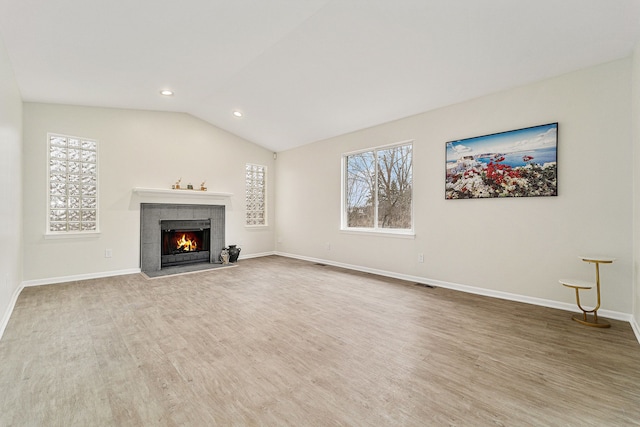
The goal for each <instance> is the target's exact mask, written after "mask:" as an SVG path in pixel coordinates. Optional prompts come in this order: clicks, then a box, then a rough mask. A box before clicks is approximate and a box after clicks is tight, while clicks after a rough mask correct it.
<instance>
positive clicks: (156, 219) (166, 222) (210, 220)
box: [140, 203, 225, 274]
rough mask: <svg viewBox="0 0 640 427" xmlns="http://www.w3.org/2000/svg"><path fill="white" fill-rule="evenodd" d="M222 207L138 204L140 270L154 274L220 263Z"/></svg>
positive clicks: (223, 211) (223, 218)
mask: <svg viewBox="0 0 640 427" xmlns="http://www.w3.org/2000/svg"><path fill="white" fill-rule="evenodd" d="M224 247H225V206H223V205H187V204H173V203H141V204H140V269H141V270H142V271H143V272H145V273H149V274H155V272H159V271H160V270H162V269H165V268H171V267H174V266H180V265H185V264H187V265H189V264H198V263H209V264H219V263H220V251H221V250H222V248H224Z"/></svg>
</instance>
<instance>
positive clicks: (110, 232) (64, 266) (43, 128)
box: [24, 103, 274, 282]
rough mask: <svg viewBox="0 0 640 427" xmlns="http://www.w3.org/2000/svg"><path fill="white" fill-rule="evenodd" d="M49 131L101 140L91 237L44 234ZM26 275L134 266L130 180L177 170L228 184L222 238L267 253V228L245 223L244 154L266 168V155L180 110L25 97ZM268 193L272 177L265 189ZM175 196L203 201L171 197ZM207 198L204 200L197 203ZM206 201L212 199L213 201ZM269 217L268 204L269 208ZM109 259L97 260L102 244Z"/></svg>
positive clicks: (134, 201)
mask: <svg viewBox="0 0 640 427" xmlns="http://www.w3.org/2000/svg"><path fill="white" fill-rule="evenodd" d="M47 132H54V133H60V134H66V135H74V136H80V137H86V138H93V139H97V140H98V141H99V144H100V146H99V156H100V163H99V168H100V169H99V173H100V176H99V184H100V193H99V194H100V229H101V235H100V236H99V237H96V238H91V237H87V238H74V239H55V240H47V239H45V238H44V232H45V220H46V162H47V151H46V148H47V140H46V138H47ZM24 145H25V149H24V153H25V159H26V163H25V173H24V211H25V216H24V253H25V256H24V279H25V280H26V281H27V282H29V281H39V280H40V281H43V280H44V281H47V280H50V279H54V278H61V277H62V278H64V277H69V276H82V275H92V274H97V275H100V274H111V273H118V272H123V271H125V272H126V271H128V270H131V269H136V268H138V267H139V250H140V244H139V239H140V237H139V226H140V213H139V203H140V201H144V202H163V201H167V200H165V199H163V198H158V199H141V198H139V197H138V196H135V195H133V194H132V188H134V187H149V188H167V189H168V188H170V187H171V184H172V183H173V182H174V181H175V180H177V179H178V178H180V177H182V178H183V184H188V183H189V182H191V183H192V184H193V185H194V186H196V185H199V184H200V182H201V181H202V180H205V179H206V185H207V187H208V189H209V191H210V192H230V193H233V194H234V196H233V197H231V199H230V200H229V201H228V202H227V203H226V206H227V211H226V222H227V229H226V239H227V244H234V243H235V244H238V245H239V246H240V247H241V248H242V253H241V257H242V256H243V255H245V256H246V255H251V254H259V253H264V252H271V251H273V249H274V234H273V227H272V226H271V227H267V228H261V229H257V230H254V229H247V228H245V227H244V213H245V211H244V209H245V203H244V185H245V180H244V167H245V163H246V162H251V163H257V164H263V165H267V167H268V168H269V170H270V171H271V170H272V169H273V154H272V153H271V152H269V151H267V150H265V149H263V148H261V147H259V146H257V145H255V144H252V143H250V142H248V141H246V140H243V139H241V138H239V137H237V136H235V135H232V134H230V133H228V132H225V131H223V130H221V129H219V128H216V127H214V126H211V125H210V124H208V123H206V122H204V121H202V120H200V119H197V118H195V117H193V116H190V115H188V114H181V113H165V112H152V111H139V110H124V109H109V108H95V107H79V106H68V105H51V104H37V103H25V104H24ZM268 191H269V192H270V193H271V194H273V180H271V184H270V186H269V188H268ZM175 202H178V203H191V202H196V203H197V202H199V203H203V201H200V200H197V199H194V200H179V201H175ZM204 203H208V202H204ZM218 203H219V202H217V201H216V202H213V203H211V204H218ZM269 214H270V217H271V218H272V219H273V217H274V215H273V206H271V209H270V212H269ZM107 248H109V249H112V251H113V258H105V256H104V255H105V249H107Z"/></svg>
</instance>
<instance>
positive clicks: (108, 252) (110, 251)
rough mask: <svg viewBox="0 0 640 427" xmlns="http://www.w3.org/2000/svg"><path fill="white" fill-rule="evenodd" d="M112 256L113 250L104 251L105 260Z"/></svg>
mask: <svg viewBox="0 0 640 427" xmlns="http://www.w3.org/2000/svg"><path fill="white" fill-rule="evenodd" d="M112 256H113V250H111V249H105V250H104V257H105V258H111V257H112Z"/></svg>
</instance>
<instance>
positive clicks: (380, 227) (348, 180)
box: [342, 141, 413, 235]
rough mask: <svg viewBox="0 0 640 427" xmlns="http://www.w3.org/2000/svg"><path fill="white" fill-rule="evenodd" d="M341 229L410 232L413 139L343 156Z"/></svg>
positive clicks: (411, 228)
mask: <svg viewBox="0 0 640 427" xmlns="http://www.w3.org/2000/svg"><path fill="white" fill-rule="evenodd" d="M342 171H343V173H342V174H343V180H342V195H343V196H342V229H343V230H351V231H373V232H384V233H393V234H411V235H412V234H413V141H406V142H401V143H397V144H393V145H387V146H382V147H376V148H371V149H368V150H364V151H358V152H353V153H348V154H344V155H343V156H342Z"/></svg>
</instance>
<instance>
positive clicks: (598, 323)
mask: <svg viewBox="0 0 640 427" xmlns="http://www.w3.org/2000/svg"><path fill="white" fill-rule="evenodd" d="M583 261H585V262H591V263H594V264H595V265H596V296H597V298H598V299H597V304H596V306H595V308H593V309H592V310H585V309H584V308H583V307H582V305H580V292H579V289H578V288H575V289H576V302H577V304H578V308H580V310H582V315H580V314H574V315H573V316H572V317H571V318H572V319H573V320H575V321H576V322H578V323H581V324H583V325H587V326H593V327H596V328H610V327H611V324H610V323H609V322H607V321H606V320H603V319H598V309H599V308H600V262H603V261H598V260H591V259H583ZM587 313H592V316H591V317H592V319H591V320H589V318H588V316H587Z"/></svg>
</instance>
